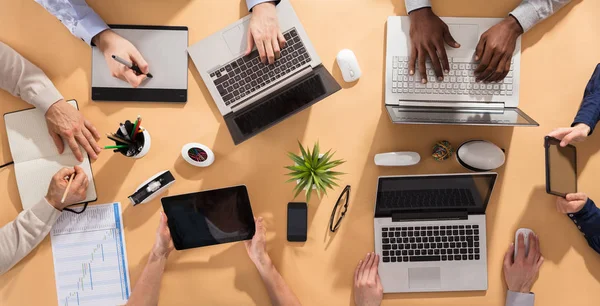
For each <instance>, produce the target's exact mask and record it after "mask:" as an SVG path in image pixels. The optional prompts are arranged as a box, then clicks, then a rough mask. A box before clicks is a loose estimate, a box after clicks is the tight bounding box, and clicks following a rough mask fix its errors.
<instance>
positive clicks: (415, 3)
mask: <svg viewBox="0 0 600 306" xmlns="http://www.w3.org/2000/svg"><path fill="white" fill-rule="evenodd" d="M404 5H406V13H410V12H412V11H414V10H418V9H420V8H424V7H431V0H405V1H404Z"/></svg>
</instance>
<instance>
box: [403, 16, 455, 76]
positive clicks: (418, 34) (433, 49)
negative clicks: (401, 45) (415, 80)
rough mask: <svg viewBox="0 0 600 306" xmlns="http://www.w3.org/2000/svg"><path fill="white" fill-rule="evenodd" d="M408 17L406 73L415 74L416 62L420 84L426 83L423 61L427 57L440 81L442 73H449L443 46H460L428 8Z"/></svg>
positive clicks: (445, 26) (445, 25)
mask: <svg viewBox="0 0 600 306" xmlns="http://www.w3.org/2000/svg"><path fill="white" fill-rule="evenodd" d="M409 17H410V42H411V45H412V48H411V51H410V60H409V62H408V69H409V72H408V73H409V74H410V75H414V74H415V63H416V62H417V60H418V62H419V63H418V65H419V67H418V68H419V74H420V76H421V83H423V84H424V83H427V70H426V66H425V61H426V59H427V57H429V58H430V59H431V65H432V66H433V70H434V71H435V75H436V76H437V79H438V80H439V81H442V80H443V79H444V71H445V72H446V73H447V72H448V71H450V65H449V64H448V56H447V55H446V49H445V46H444V44H448V45H449V46H450V47H454V48H459V47H460V44H459V43H457V42H456V41H455V40H454V38H453V37H452V35H450V30H449V29H448V25H447V24H445V23H444V22H443V21H442V20H441V19H440V17H438V16H437V15H435V14H434V13H433V11H432V10H431V8H430V7H427V8H422V9H419V10H415V11H412V12H410V14H409ZM440 62H441V64H440ZM442 68H443V71H442Z"/></svg>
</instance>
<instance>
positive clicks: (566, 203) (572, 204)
mask: <svg viewBox="0 0 600 306" xmlns="http://www.w3.org/2000/svg"><path fill="white" fill-rule="evenodd" d="M587 200H588V197H587V195H585V193H569V194H567V197H566V199H565V198H562V197H557V198H556V210H558V212H559V213H563V214H574V213H577V212H579V211H580V210H581V209H582V208H583V206H585V203H587Z"/></svg>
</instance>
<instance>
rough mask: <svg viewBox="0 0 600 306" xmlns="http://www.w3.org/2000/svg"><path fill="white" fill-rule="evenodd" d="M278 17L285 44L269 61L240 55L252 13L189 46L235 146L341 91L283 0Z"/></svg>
mask: <svg viewBox="0 0 600 306" xmlns="http://www.w3.org/2000/svg"><path fill="white" fill-rule="evenodd" d="M277 16H278V17H279V26H280V29H281V31H282V33H283V36H284V37H285V39H286V41H287V44H286V46H285V47H284V48H283V49H282V50H281V58H279V59H278V60H276V61H275V64H274V65H267V64H263V63H261V62H260V58H259V54H258V51H257V50H256V49H255V50H253V51H252V53H250V54H249V55H247V56H245V55H244V52H245V50H246V47H247V41H248V38H247V35H248V23H249V22H250V18H251V15H248V16H246V17H244V18H242V19H240V20H238V21H237V22H234V23H233V24H231V25H229V26H228V27H226V28H225V29H223V30H221V31H219V32H217V33H215V34H213V35H211V36H209V37H207V38H205V39H203V40H201V41H199V42H197V43H196V44H194V45H193V46H191V47H189V48H188V53H189V55H190V57H191V58H192V60H193V61H194V64H195V65H196V68H198V72H200V76H202V80H204V83H205V84H206V87H207V88H208V91H209V92H210V94H211V96H212V98H213V99H214V100H215V103H216V104H217V107H218V108H219V111H220V112H221V115H223V117H224V118H225V123H226V124H227V128H228V129H229V132H230V134H231V137H232V138H233V142H234V143H235V144H236V145H237V144H239V143H241V142H243V141H245V140H248V139H249V138H251V137H253V136H255V135H257V134H258V133H260V132H262V131H264V130H266V129H268V128H270V127H272V126H274V125H276V124H277V123H279V122H281V121H283V120H285V119H286V118H289V117H290V116H292V115H294V114H296V113H298V112H300V111H302V110H303V109H306V108H307V107H309V106H311V105H313V104H315V103H317V102H318V101H320V100H322V99H324V98H326V97H327V96H329V95H331V94H333V93H334V92H336V91H338V90H340V89H341V87H340V85H339V84H338V83H337V82H336V81H335V80H334V79H333V77H332V76H331V74H330V73H329V72H328V71H327V69H325V67H323V65H322V63H321V59H320V58H319V56H318V55H317V52H316V51H315V48H314V47H313V45H312V43H311V41H310V39H309V38H308V35H307V34H306V31H305V30H304V27H303V26H302V24H301V23H300V19H299V18H298V16H297V15H296V12H295V11H294V8H293V7H292V5H291V3H290V2H289V1H288V0H283V1H281V2H280V3H279V4H278V5H277Z"/></svg>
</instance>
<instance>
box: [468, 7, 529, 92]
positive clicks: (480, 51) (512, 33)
mask: <svg viewBox="0 0 600 306" xmlns="http://www.w3.org/2000/svg"><path fill="white" fill-rule="evenodd" d="M521 34H523V28H521V25H519V22H518V21H517V19H515V18H514V17H512V16H508V17H506V18H504V20H502V21H500V23H498V24H496V25H494V26H493V27H491V28H489V29H488V30H487V31H485V33H483V35H481V38H479V43H478V44H477V48H476V49H475V60H476V61H479V65H478V66H477V68H476V69H475V76H476V78H475V80H476V81H477V82H481V81H484V82H497V81H501V80H503V79H504V77H506V75H507V74H508V72H509V71H510V63H511V60H512V55H513V52H514V51H515V46H516V44H517V38H519V36H520V35H521Z"/></svg>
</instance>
